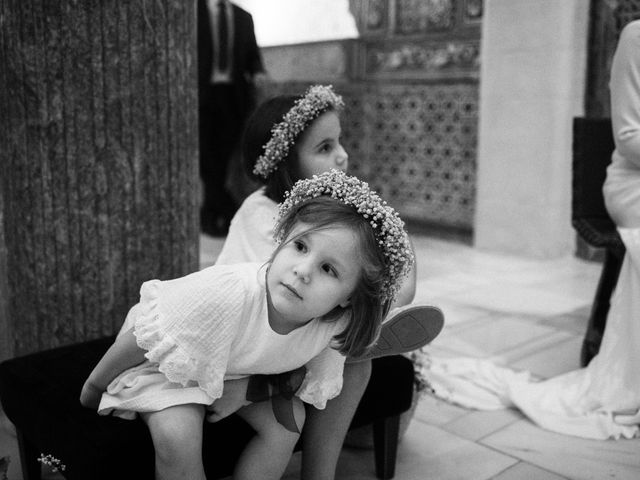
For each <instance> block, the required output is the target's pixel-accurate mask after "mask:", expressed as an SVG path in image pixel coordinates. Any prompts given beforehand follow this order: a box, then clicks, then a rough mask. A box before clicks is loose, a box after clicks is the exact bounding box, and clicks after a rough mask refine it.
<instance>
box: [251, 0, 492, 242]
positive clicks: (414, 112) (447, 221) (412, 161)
mask: <svg viewBox="0 0 640 480" xmlns="http://www.w3.org/2000/svg"><path fill="white" fill-rule="evenodd" d="M351 10H352V13H353V14H354V16H355V17H356V20H357V24H358V28H359V30H360V33H361V38H359V39H357V40H346V41H336V42H322V43H317V44H305V45H297V46H283V47H270V48H267V49H263V52H264V56H265V63H266V66H267V69H268V70H269V72H270V74H271V76H272V78H273V79H274V80H276V83H275V84H274V85H272V86H271V88H270V91H269V94H275V93H280V92H289V93H290V92H302V91H304V89H305V88H306V86H307V85H309V84H312V83H332V84H334V87H335V89H336V90H337V91H338V93H340V94H342V95H343V96H344V98H345V101H346V103H347V108H346V110H345V113H344V116H343V130H344V142H345V148H346V149H347V151H348V152H349V155H350V157H351V161H350V171H351V172H352V173H354V174H356V175H358V176H359V177H361V178H363V179H365V180H367V181H369V182H370V183H371V184H372V186H373V187H374V188H375V189H377V190H378V191H380V192H381V194H382V195H383V196H384V197H385V198H386V199H388V201H389V203H390V204H391V205H393V206H394V207H395V208H397V209H398V210H399V212H400V213H401V215H402V216H403V217H404V218H405V219H407V220H408V221H409V223H410V224H411V223H413V224H415V225H417V224H422V225H428V226H430V227H432V228H435V229H443V230H455V231H458V232H462V233H463V234H466V235H470V234H471V232H472V228H473V218H474V208H475V184H476V144H477V130H478V127H477V125H478V77H479V55H480V52H479V49H480V38H479V35H480V29H479V27H480V19H481V17H482V2H481V1H478V0H474V1H471V0H457V1H455V0H439V1H431V0H429V1H414V0H393V1H386V0H385V1H376V0H355V1H352V2H351Z"/></svg>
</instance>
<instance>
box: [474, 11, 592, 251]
mask: <svg viewBox="0 0 640 480" xmlns="http://www.w3.org/2000/svg"><path fill="white" fill-rule="evenodd" d="M589 3H590V2H588V1H585V0H563V1H558V0H536V1H535V2H532V1H530V0H486V1H485V12H484V18H483V24H482V44H481V55H482V66H481V72H480V78H481V81H480V114H479V117H480V125H479V144H478V183H477V197H476V198H477V204H476V215H475V220H474V233H475V239H474V242H475V245H476V246H477V247H478V248H481V249H486V250H492V251H498V252H505V253H513V254H520V255H525V256H531V257H537V258H555V257H561V256H563V255H568V254H571V253H572V252H573V250H574V243H575V233H574V231H573V229H572V227H571V142H572V136H571V135H572V118H573V117H574V116H581V115H583V112H584V94H585V78H586V53H587V32H588V14H589V12H588V10H589Z"/></svg>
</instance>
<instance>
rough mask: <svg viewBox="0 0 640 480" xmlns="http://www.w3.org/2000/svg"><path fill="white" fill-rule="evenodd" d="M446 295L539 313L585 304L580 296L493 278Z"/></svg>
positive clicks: (496, 307) (501, 308)
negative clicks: (487, 284)
mask: <svg viewBox="0 0 640 480" xmlns="http://www.w3.org/2000/svg"><path fill="white" fill-rule="evenodd" d="M450 298H451V299H452V300H456V301H459V302H461V303H466V304H468V305H474V306H476V307H483V308H487V309H494V310H498V311H503V312H510V313H514V314H527V313H528V314H535V315H540V316H552V315H561V314H564V313H567V312H571V311H574V310H575V309H577V308H580V307H582V306H583V305H584V304H585V300H584V299H576V298H572V297H568V296H566V295H562V294H561V293H551V292H548V291H544V290H542V289H540V290H538V289H534V288H529V287H524V286H520V285H515V284H513V283H511V282H508V281H496V282H494V283H493V285H491V286H485V287H478V288H475V289H470V290H468V291H465V292H460V293H453V294H451V295H450Z"/></svg>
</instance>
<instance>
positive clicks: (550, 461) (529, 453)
mask: <svg viewBox="0 0 640 480" xmlns="http://www.w3.org/2000/svg"><path fill="white" fill-rule="evenodd" d="M413 241H414V245H415V247H416V251H417V257H418V291H417V297H416V301H421V302H429V303H433V304H435V305H438V306H440V307H441V308H442V309H443V310H444V312H445V316H446V327H445V330H444V331H443V333H442V334H441V335H440V337H438V339H436V341H435V342H434V343H433V345H432V346H431V349H432V351H433V352H435V353H439V354H442V355H454V356H474V357H479V358H490V359H493V360H495V361H497V362H500V363H501V364H503V365H507V366H510V367H513V368H517V369H526V370H530V371H531V372H532V373H534V374H535V375H537V376H540V377H545V378H546V377H550V376H554V375H557V374H559V373H563V372H566V371H569V370H573V369H575V368H578V366H579V364H578V359H579V352H580V345H581V341H582V335H583V333H584V329H585V325H586V317H587V314H588V310H589V305H590V303H591V300H592V296H593V292H594V289H595V286H596V283H597V280H598V275H599V271H600V266H599V265H598V264H594V263H589V262H584V261H581V260H578V259H575V258H573V257H567V258H564V259H560V260H553V261H536V260H531V259H524V258H518V257H511V256H505V255H496V254H494V253H486V252H481V251H478V250H476V249H474V248H472V247H469V246H467V245H464V244H461V243H457V242H448V241H443V240H437V239H433V238H429V237H424V236H416V237H414V238H413ZM220 246H221V240H218V239H211V238H209V237H203V238H202V257H201V260H202V264H203V266H204V265H208V264H211V263H212V262H213V261H214V260H215V257H216V255H217V252H218V251H219V249H220ZM3 422H5V423H3ZM10 432H11V428H10V425H6V419H5V418H3V417H1V416H0V457H2V456H5V455H11V457H12V463H11V465H10V469H9V480H19V479H20V478H21V477H20V472H19V461H18V456H17V451H16V447H15V439H14V438H13V437H12V436H11V433H10ZM299 462H300V458H299V454H296V455H295V456H294V458H293V459H292V461H291V464H290V466H289V469H288V471H287V474H286V476H285V478H286V480H293V479H295V478H298V471H299ZM50 478H53V477H50ZM337 478H338V480H365V479H371V480H373V479H375V478H376V477H375V473H374V464H373V453H372V451H371V450H363V449H355V448H345V449H344V451H343V454H342V456H341V459H340V464H339V466H338V477H337ZM563 478H565V479H576V480H577V479H581V480H582V479H585V480H586V479H594V480H600V479H617V480H623V479H629V480H632V479H633V480H635V479H638V478H640V439H635V440H621V441H612V440H610V441H595V440H584V439H580V438H574V437H568V436H564V435H559V434H556V433H552V432H549V431H546V430H542V429H540V428H538V427H536V426H535V425H533V424H532V423H531V422H530V421H528V420H527V419H525V418H523V416H522V415H521V414H520V413H518V412H517V411H513V410H498V411H471V410H467V409H464V408H461V407H458V406H455V405H451V404H448V403H446V402H443V401H440V400H437V399H435V398H433V397H423V398H422V399H421V401H420V403H419V404H418V406H417V409H416V413H415V416H414V418H413V420H412V421H411V423H410V425H409V428H408V430H407V432H406V434H405V435H404V437H403V439H402V441H401V444H400V447H399V452H398V462H397V466H396V476H395V479H396V480H423V479H429V480H445V479H459V480H485V479H494V480H527V479H535V480H554V479H563Z"/></svg>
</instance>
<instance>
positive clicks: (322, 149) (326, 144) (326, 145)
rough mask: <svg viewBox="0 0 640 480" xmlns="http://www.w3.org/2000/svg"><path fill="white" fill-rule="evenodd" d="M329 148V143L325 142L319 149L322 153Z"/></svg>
mask: <svg viewBox="0 0 640 480" xmlns="http://www.w3.org/2000/svg"><path fill="white" fill-rule="evenodd" d="M330 150H331V145H329V144H328V143H325V144H323V145H322V146H321V147H320V151H321V152H322V153H326V152H329V151H330Z"/></svg>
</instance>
